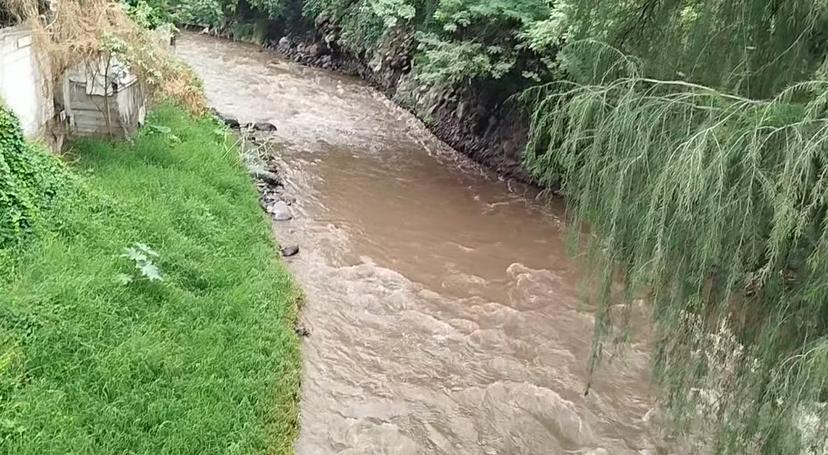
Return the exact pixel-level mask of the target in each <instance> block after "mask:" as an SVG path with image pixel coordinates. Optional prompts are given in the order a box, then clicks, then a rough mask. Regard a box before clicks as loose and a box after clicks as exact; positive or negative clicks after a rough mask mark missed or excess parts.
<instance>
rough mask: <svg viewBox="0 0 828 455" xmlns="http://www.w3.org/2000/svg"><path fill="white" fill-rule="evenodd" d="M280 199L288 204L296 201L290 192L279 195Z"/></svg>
mask: <svg viewBox="0 0 828 455" xmlns="http://www.w3.org/2000/svg"><path fill="white" fill-rule="evenodd" d="M279 199H281V200H282V201H283V202H284V203H285V204H287V205H293V204H294V203H295V202H296V198H295V197H293V196H291V195H289V194H281V195H279Z"/></svg>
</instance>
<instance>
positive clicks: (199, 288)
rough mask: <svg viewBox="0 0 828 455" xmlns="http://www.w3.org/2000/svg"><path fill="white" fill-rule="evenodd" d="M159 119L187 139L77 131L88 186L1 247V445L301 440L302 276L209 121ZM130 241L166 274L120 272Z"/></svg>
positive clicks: (213, 449) (74, 449)
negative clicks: (34, 231)
mask: <svg viewBox="0 0 828 455" xmlns="http://www.w3.org/2000/svg"><path fill="white" fill-rule="evenodd" d="M150 123H151V124H157V125H165V126H168V127H170V128H171V129H172V132H173V133H174V134H175V135H177V136H178V138H180V139H181V141H180V142H175V141H174V140H170V138H169V136H168V135H164V134H155V135H151V134H146V132H145V134H143V135H141V136H140V137H138V138H137V139H136V140H135V142H134V143H133V144H128V143H123V144H116V145H112V144H109V143H106V142H103V141H83V142H80V143H78V144H76V146H75V149H74V151H75V154H76V156H77V157H78V159H79V161H78V162H77V163H76V165H75V166H74V167H75V168H76V169H78V170H80V171H81V172H83V173H84V174H87V177H86V178H85V182H86V183H85V186H86V188H85V191H84V193H86V194H84V195H82V196H80V200H79V201H75V202H72V203H69V204H65V207H62V208H61V209H60V211H58V212H56V213H53V214H52V215H51V216H52V217H53V218H54V220H55V222H56V223H57V224H56V225H55V226H54V227H53V228H51V230H50V231H49V232H46V233H44V234H43V235H42V239H41V240H39V241H38V242H36V243H35V244H34V245H33V246H31V247H30V248H29V249H28V251H27V252H26V253H23V254H22V257H18V258H16V259H15V260H13V261H9V260H8V259H7V260H6V261H5V262H4V261H3V260H2V259H0V270H3V273H2V274H0V452H2V453H14V454H38V455H40V454H52V453H53V454H64V453H79V454H80V453H96V454H97V453H100V454H110V453H118V454H126V453H136V454H139V453H140V454H162V453H171V454H173V453H175V454H178V453H193V454H195V453H198V454H202V453H203V454H209V453H215V454H230V453H239V454H247V453H258V452H268V453H289V452H291V451H292V443H293V439H294V437H295V433H296V429H297V391H298V383H299V374H298V373H299V368H300V358H299V350H298V340H297V337H296V336H295V334H294V332H293V323H294V319H295V317H296V306H295V302H296V298H297V290H296V288H295V287H294V285H293V283H292V281H291V278H290V277H289V275H288V272H287V271H286V270H285V268H284V266H283V265H282V264H281V263H280V262H279V261H278V260H276V259H274V257H275V256H274V244H273V242H272V240H271V233H270V230H269V225H268V222H267V220H266V218H265V217H264V216H263V214H262V212H261V210H260V209H259V207H258V203H257V198H256V192H255V189H254V188H253V186H252V185H251V183H250V181H249V179H248V177H247V175H246V173H245V172H244V171H243V169H242V167H241V165H240V163H239V160H238V157H237V154H236V153H235V151H234V150H232V149H230V150H229V151H228V150H227V148H226V147H224V146H223V145H221V144H223V143H224V140H223V138H222V137H221V136H220V135H217V134H216V131H215V130H216V128H217V127H216V125H215V124H213V123H212V122H211V121H206V120H204V121H199V122H194V121H193V120H191V119H189V118H188V117H187V116H186V115H185V114H183V113H181V112H180V111H178V110H176V109H174V108H170V107H164V108H161V109H159V111H157V112H156V113H155V114H154V115H153V116H152V118H151V119H150ZM135 242H143V243H147V244H149V245H150V246H152V247H153V248H154V249H155V250H156V251H158V252H159V253H160V258H159V259H158V260H157V261H156V263H157V264H158V265H159V266H160V268H161V271H162V272H163V273H164V274H165V277H166V278H165V281H163V282H161V283H158V282H155V283H150V282H147V281H135V282H133V283H131V284H129V285H121V284H118V283H116V279H115V277H116V276H117V274H118V273H132V272H133V271H134V268H133V266H132V265H131V264H130V263H129V262H128V261H127V259H125V258H122V257H120V256H119V255H120V253H121V252H122V250H123V248H125V247H128V246H131V245H132V244H134V243H135ZM0 257H2V255H0ZM7 270H8V272H7Z"/></svg>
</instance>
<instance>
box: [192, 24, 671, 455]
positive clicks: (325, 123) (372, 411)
mask: <svg viewBox="0 0 828 455" xmlns="http://www.w3.org/2000/svg"><path fill="white" fill-rule="evenodd" d="M177 53H178V54H179V55H180V56H181V57H182V58H183V59H184V60H185V61H187V62H188V63H189V64H191V65H192V66H193V67H194V68H195V70H196V72H197V73H198V74H199V75H200V76H201V77H202V79H203V80H204V82H205V88H206V92H207V97H208V98H209V101H210V103H211V104H212V105H213V106H215V107H216V108H217V109H218V110H219V111H221V112H223V113H226V114H229V115H233V116H235V117H238V118H239V119H240V120H241V121H242V122H256V121H268V122H272V123H273V124H275V125H276V126H277V127H278V131H277V132H276V133H275V138H276V140H277V141H278V142H279V144H280V149H281V153H280V157H279V159H280V160H281V161H282V163H283V166H282V168H283V169H282V170H281V172H282V173H283V174H284V175H285V178H286V187H287V191H288V192H290V193H291V194H293V195H294V196H295V197H296V198H297V201H296V203H294V205H293V207H292V209H293V212H294V215H295V218H294V219H293V220H291V221H288V222H279V223H276V228H275V229H276V230H277V236H278V237H279V238H280V240H281V241H282V242H283V243H297V244H298V245H300V248H301V252H300V253H299V255H298V256H295V257H293V258H289V259H288V263H289V267H290V269H291V270H292V271H293V272H294V273H295V275H296V277H297V280H298V281H299V283H300V284H301V285H302V287H303V288H304V290H305V293H306V295H307V299H306V303H305V306H304V308H303V314H302V321H303V323H304V325H305V327H306V328H307V329H308V330H309V331H310V336H309V337H307V338H305V339H304V342H303V348H302V353H303V356H304V371H303V378H302V379H303V380H302V392H301V431H300V436H299V439H298V441H297V442H296V451H297V453H298V454H300V455H305V454H307V455H317V454H334V453H337V454H425V453H429V454H430V453H435V454H593V455H597V454H628V453H641V454H644V453H656V452H657V450H656V446H655V444H654V443H653V437H652V433H653V430H652V428H651V426H650V424H649V423H648V420H649V419H648V418H647V416H648V415H649V414H648V412H649V411H650V409H651V406H652V405H651V398H650V396H649V393H650V392H649V390H650V388H649V382H648V377H647V373H646V372H647V369H648V354H647V351H646V343H644V342H643V341H642V340H638V341H637V342H634V343H632V344H631V345H630V346H627V348H626V349H625V352H624V356H623V360H615V361H611V362H608V363H606V364H604V366H603V367H602V368H601V370H600V371H599V372H598V373H597V375H596V376H595V379H594V385H593V389H592V391H591V392H590V394H589V395H588V396H584V393H583V392H584V389H585V385H586V379H587V374H586V360H587V356H588V354H589V349H590V341H591V337H592V332H593V317H592V314H591V312H590V309H589V308H588V307H586V306H585V305H584V304H583V303H582V301H581V300H580V299H579V295H580V290H581V289H582V288H581V287H580V286H579V283H580V281H579V272H578V269H577V266H576V264H575V263H574V262H573V261H572V259H570V258H569V257H568V256H567V254H566V251H565V246H564V241H563V239H562V235H561V230H562V222H561V218H562V214H563V208H562V206H560V205H554V204H553V205H552V206H550V205H549V204H541V203H539V202H537V200H536V198H535V196H536V194H535V192H534V191H532V190H531V189H528V188H526V187H522V186H520V185H517V184H511V183H510V182H504V181H500V180H498V179H497V178H496V177H494V176H493V175H491V174H489V173H487V172H485V171H484V170H482V169H480V168H479V167H478V166H476V165H475V164H473V163H471V162H469V161H468V160H466V159H465V158H464V157H462V156H460V155H459V154H458V153H456V152H455V151H453V150H451V149H450V148H448V147H447V146H445V145H444V144H442V143H441V142H440V141H438V140H437V139H436V138H434V137H433V136H432V135H431V134H430V133H429V132H428V131H427V130H426V129H425V128H424V127H423V126H422V125H421V124H420V123H419V122H418V121H417V120H416V119H414V118H413V117H412V116H411V115H410V114H409V113H407V112H405V111H403V110H402V109H400V108H398V107H396V106H395V105H394V104H393V103H391V102H390V101H388V100H387V99H386V98H385V97H383V96H382V95H381V94H379V93H378V92H376V91H374V90H373V89H371V88H370V87H368V86H367V85H366V84H364V83H362V82H360V81H358V80H356V79H353V78H350V77H346V76H342V75H339V74H335V73H331V72H326V71H321V70H317V69H311V68H306V67H302V66H300V65H298V64H295V63H292V62H289V61H286V60H284V59H281V58H280V57H279V56H277V55H276V54H274V53H271V52H269V51H262V50H260V49H259V48H258V47H256V46H252V45H246V44H240V43H232V42H228V41H224V40H220V39H216V38H211V37H206V36H199V35H193V34H187V35H185V36H184V37H182V39H180V40H179V42H178V45H177Z"/></svg>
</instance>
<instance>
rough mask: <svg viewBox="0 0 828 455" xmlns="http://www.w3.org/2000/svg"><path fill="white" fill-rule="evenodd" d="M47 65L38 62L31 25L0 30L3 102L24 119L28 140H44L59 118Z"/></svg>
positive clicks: (42, 59)
mask: <svg viewBox="0 0 828 455" xmlns="http://www.w3.org/2000/svg"><path fill="white" fill-rule="evenodd" d="M47 65H48V63H47V61H46V59H45V58H40V59H38V58H37V54H36V51H35V48H34V46H33V37H32V33H31V29H30V27H29V26H28V25H25V24H24V25H17V26H14V27H6V28H0V98H2V100H3V103H5V105H6V106H8V107H10V108H11V109H12V111H14V113H15V114H17V116H18V117H19V118H20V122H21V123H22V126H23V131H24V133H25V134H26V136H28V137H41V136H43V135H44V134H45V133H46V131H45V127H46V125H47V124H48V123H49V122H50V121H51V120H52V119H53V118H54V116H55V104H54V101H53V99H54V96H53V92H52V83H51V72H50V71H49V68H48V66H47ZM49 139H51V138H49Z"/></svg>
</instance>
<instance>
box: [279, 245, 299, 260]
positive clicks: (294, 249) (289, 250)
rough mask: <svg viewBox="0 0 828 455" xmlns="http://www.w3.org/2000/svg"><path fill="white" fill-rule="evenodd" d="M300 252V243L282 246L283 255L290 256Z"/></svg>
mask: <svg viewBox="0 0 828 455" xmlns="http://www.w3.org/2000/svg"><path fill="white" fill-rule="evenodd" d="M297 254H299V245H288V246H283V247H282V256H283V257H286V258H289V257H291V256H296V255H297Z"/></svg>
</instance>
